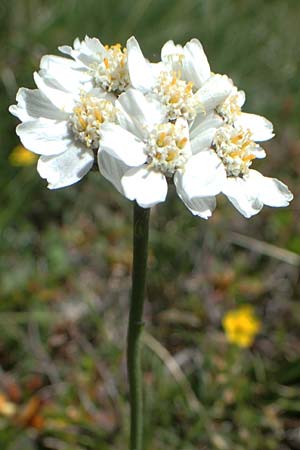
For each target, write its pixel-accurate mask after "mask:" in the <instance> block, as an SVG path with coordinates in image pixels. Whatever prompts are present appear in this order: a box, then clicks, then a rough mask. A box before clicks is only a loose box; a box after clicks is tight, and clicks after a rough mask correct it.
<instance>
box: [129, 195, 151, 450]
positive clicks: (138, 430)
mask: <svg viewBox="0 0 300 450" xmlns="http://www.w3.org/2000/svg"><path fill="white" fill-rule="evenodd" d="M149 216H150V209H144V208H141V207H140V206H139V205H138V204H137V203H135V204H134V217H133V268H132V290H131V299H130V312H129V324H128V335H127V370H128V379H129V398H130V450H142V442H143V397H142V372H141V349H140V347H141V341H140V337H141V332H142V329H143V321H142V316H143V306H144V297H145V285H146V272H147V255H148V234H149Z"/></svg>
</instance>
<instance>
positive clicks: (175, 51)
mask: <svg viewBox="0 0 300 450" xmlns="http://www.w3.org/2000/svg"><path fill="white" fill-rule="evenodd" d="M127 51H128V70H129V76H130V80H131V84H132V86H133V87H134V88H136V89H139V90H141V91H142V92H143V93H145V94H146V95H147V96H148V97H152V98H155V99H156V100H158V101H160V103H161V104H162V105H164V107H165V109H166V113H167V116H168V118H169V119H170V120H176V119H177V118H178V117H183V118H184V119H186V120H188V121H192V120H194V119H195V117H196V116H197V114H202V115H205V114H209V113H210V112H212V111H213V110H214V109H215V108H217V107H218V106H219V105H220V104H222V103H223V102H224V100H225V99H226V98H227V96H228V95H229V94H230V92H231V91H232V89H233V83H232V81H231V80H230V79H229V78H228V77H227V76H226V75H219V74H212V73H211V71H210V66H209V63H208V61H207V58H206V55H205V53H204V50H203V48H202V45H201V44H200V42H199V41H198V40H197V39H192V40H191V41H189V42H188V43H187V44H186V45H185V46H184V47H181V46H180V45H175V44H174V42H173V41H168V42H167V43H166V44H165V45H164V46H163V48H162V51H161V61H160V62H159V63H156V64H151V63H150V62H148V61H147V60H146V59H145V58H144V56H143V53H142V51H141V49H140V47H139V44H138V42H137V41H136V39H135V38H134V37H131V38H130V39H128V41H127Z"/></svg>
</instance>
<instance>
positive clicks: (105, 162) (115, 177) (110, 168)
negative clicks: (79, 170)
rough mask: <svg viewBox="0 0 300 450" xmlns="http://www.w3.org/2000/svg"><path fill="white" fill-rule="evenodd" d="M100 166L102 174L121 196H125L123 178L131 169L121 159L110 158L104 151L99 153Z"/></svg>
mask: <svg viewBox="0 0 300 450" xmlns="http://www.w3.org/2000/svg"><path fill="white" fill-rule="evenodd" d="M98 165H99V170H100V172H101V174H102V175H103V176H104V177H105V178H106V179H107V180H108V181H110V182H111V183H112V184H113V185H114V187H115V188H116V189H117V190H118V191H119V192H120V193H121V194H123V195H125V194H124V190H123V186H122V184H121V178H122V177H123V175H124V174H125V173H126V172H127V171H128V170H129V169H130V167H128V166H126V165H125V164H124V163H123V162H122V161H120V160H119V159H117V158H114V157H113V156H110V155H109V154H108V153H107V152H105V151H104V150H99V151H98Z"/></svg>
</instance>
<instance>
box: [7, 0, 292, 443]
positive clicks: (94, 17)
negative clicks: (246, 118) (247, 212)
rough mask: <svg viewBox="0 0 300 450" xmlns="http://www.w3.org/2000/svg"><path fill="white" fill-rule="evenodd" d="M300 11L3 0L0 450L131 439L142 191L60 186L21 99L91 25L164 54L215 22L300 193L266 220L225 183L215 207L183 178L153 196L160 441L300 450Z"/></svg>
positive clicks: (235, 74) (144, 1)
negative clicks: (193, 206)
mask: <svg viewBox="0 0 300 450" xmlns="http://www.w3.org/2000/svg"><path fill="white" fill-rule="evenodd" d="M299 20H300V3H299V1H298V0H287V1H285V2H283V1H282V0H265V1H261V0H260V1H259V0H227V1H226V2H225V1H224V0H177V1H173V0H163V1H161V0H137V1H134V0H97V1H96V0H85V1H84V2H83V1H81V0H65V1H64V2H62V1H61V0H52V1H51V2H50V1H46V0H44V1H43V0H1V4H0V96H1V101H0V110H1V121H0V145H1V155H2V157H1V166H0V175H1V176H0V186H1V188H0V197H1V203H0V205H1V207H0V234H1V238H0V251H1V260H0V271H1V273H0V442H1V450H50V449H51V450H94V449H96V448H97V449H101V450H110V449H114V450H124V449H125V448H127V445H126V442H127V438H128V426H129V423H128V420H129V419H128V412H129V409H128V390H127V381H126V367H125V353H124V350H125V345H126V341H125V339H126V320H125V318H126V317H127V312H128V291H129V288H130V268H131V267H130V266H131V225H132V223H131V214H132V211H131V209H132V205H131V204H130V202H128V201H126V200H125V199H123V198H121V196H120V195H119V194H118V193H117V192H115V191H114V190H113V188H112V187H111V186H110V185H109V184H108V182H106V181H105V180H104V179H102V178H101V177H100V176H99V174H97V173H96V172H95V173H90V174H89V176H88V177H86V178H85V179H84V181H82V182H81V183H79V184H77V185H75V186H72V187H70V188H67V189H63V190H60V191H52V192H51V191H49V190H47V189H46V183H45V181H44V180H41V179H40V177H39V176H38V175H37V172H36V168H35V161H32V160H31V159H30V158H28V157H27V156H26V155H24V154H23V153H22V149H20V148H19V147H17V146H18V144H19V142H18V138H17V136H16V135H15V126H16V124H17V120H16V119H15V118H14V117H12V116H11V115H10V114H9V113H8V111H7V108H8V106H9V105H10V104H12V103H14V102H15V95H16V91H17V89H18V87H20V86H26V87H31V88H33V87H34V83H33V79H32V73H33V72H34V70H37V69H38V66H39V60H40V58H41V56H42V55H44V54H49V53H50V54H51V53H54V54H58V50H57V46H58V45H63V44H69V45H70V44H71V43H72V42H73V40H74V39H75V37H77V36H78V37H80V38H81V39H82V38H84V36H85V35H86V34H88V35H89V36H97V37H99V38H100V39H101V41H102V42H103V43H109V44H112V43H115V42H121V43H122V44H125V42H126V39H127V38H128V37H129V36H131V35H132V34H134V35H135V36H136V37H137V39H138V40H139V42H140V44H141V46H142V48H143V50H144V53H145V55H147V56H148V57H149V58H151V59H153V60H156V59H158V58H159V50H160V47H161V46H162V44H163V43H164V42H165V41H166V40H168V39H173V40H175V41H176V42H178V43H182V44H184V43H185V42H186V41H187V40H188V39H190V38H192V37H197V38H199V39H200V40H201V42H202V43H203V46H204V48H205V50H206V52H207V55H208V58H209V61H210V63H211V68H212V70H213V71H214V72H220V73H227V74H228V75H229V76H230V77H232V78H233V80H234V81H235V83H236V84H237V85H238V86H239V88H240V89H244V90H245V91H246V94H247V102H246V106H245V110H247V111H248V112H255V113H257V114H261V115H265V116H267V117H268V118H269V119H270V120H272V121H273V122H274V127H275V132H276V137H275V138H274V139H273V140H272V141H271V142H269V143H267V144H266V145H265V146H264V147H265V148H266V151H267V155H268V158H267V159H266V160H263V161H258V162H255V168H257V169H258V170H261V171H262V172H263V173H264V174H265V175H269V176H273V177H278V178H280V179H281V180H282V181H284V182H285V183H287V184H288V185H289V187H290V188H291V190H292V191H293V193H294V195H295V199H294V201H293V202H292V205H291V207H289V208H285V209H275V208H273V209H271V208H267V207H266V208H264V210H263V211H262V212H261V213H260V214H259V215H258V216H256V217H254V218H252V219H251V220H247V219H244V218H243V217H242V216H240V215H239V214H238V213H237V212H236V211H235V209H234V208H233V207H232V206H231V205H230V204H229V203H228V202H227V201H226V199H224V198H221V196H219V199H218V208H217V210H216V212H215V213H214V216H213V217H212V218H211V219H210V220H209V221H203V220H200V219H197V218H195V217H193V216H192V215H191V214H190V213H189V211H188V210H187V209H186V208H185V207H184V205H183V204H182V203H181V202H180V201H179V199H178V198H177V197H176V195H175V193H174V192H173V191H170V193H169V195H168V201H167V203H165V204H162V205H159V206H157V207H156V208H154V209H153V211H152V215H151V236H150V256H149V273H148V288H147V304H146V311H145V320H146V333H145V336H144V347H143V367H144V384H145V413H146V421H145V445H144V449H145V450H245V449H247V450H297V449H300V306H299V294H300V292H299V290H300V289H299V283H298V281H299V268H300V267H299V266H300V256H299V253H300V229H299V191H300V181H299V175H300V137H299V112H300V90H299V83H300V45H299V43H300V28H299ZM16 147H17V148H16Z"/></svg>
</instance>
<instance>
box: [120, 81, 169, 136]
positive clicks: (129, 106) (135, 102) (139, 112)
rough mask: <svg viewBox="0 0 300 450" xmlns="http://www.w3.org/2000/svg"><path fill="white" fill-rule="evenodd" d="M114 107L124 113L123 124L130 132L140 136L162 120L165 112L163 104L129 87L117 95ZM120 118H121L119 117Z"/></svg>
mask: <svg viewBox="0 0 300 450" xmlns="http://www.w3.org/2000/svg"><path fill="white" fill-rule="evenodd" d="M116 107H117V108H119V110H120V111H121V112H125V114H124V119H123V120H125V122H124V125H125V126H126V128H127V129H128V130H129V131H131V132H132V133H135V132H138V136H139V137H142V136H145V133H146V134H147V130H151V129H152V128H153V126H154V125H156V124H159V123H162V122H164V120H165V118H166V112H165V110H164V108H163V106H162V105H161V104H160V103H159V102H158V101H156V100H155V99H152V98H147V97H145V95H144V94H142V92H140V91H138V90H136V89H129V90H128V91H126V92H124V93H123V94H121V95H120V96H119V99H118V101H117V102H116ZM121 120H122V119H121Z"/></svg>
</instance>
